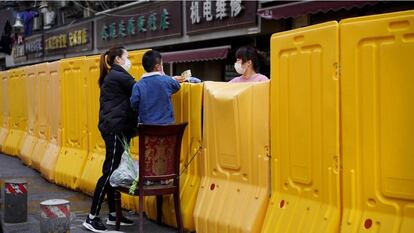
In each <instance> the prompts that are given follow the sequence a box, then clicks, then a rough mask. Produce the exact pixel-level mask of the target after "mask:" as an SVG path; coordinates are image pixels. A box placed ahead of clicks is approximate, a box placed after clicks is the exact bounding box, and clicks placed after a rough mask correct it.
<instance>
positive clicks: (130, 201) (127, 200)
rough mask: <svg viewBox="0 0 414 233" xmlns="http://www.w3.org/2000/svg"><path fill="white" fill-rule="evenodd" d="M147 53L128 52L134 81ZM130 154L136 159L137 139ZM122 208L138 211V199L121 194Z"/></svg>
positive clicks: (136, 138)
mask: <svg viewBox="0 0 414 233" xmlns="http://www.w3.org/2000/svg"><path fill="white" fill-rule="evenodd" d="M146 51H148V50H147V49H143V50H136V51H130V52H128V55H129V59H130V60H131V69H130V70H129V72H130V74H131V75H132V77H134V79H135V80H136V81H138V80H140V79H141V76H142V74H144V73H145V70H144V67H142V56H144V53H145V52H146ZM130 148H131V154H132V156H133V157H134V159H138V137H135V138H133V139H132V140H131V146H130ZM121 199H122V207H123V208H125V209H128V210H135V211H136V212H137V211H138V197H133V196H130V195H127V194H124V193H122V194H121Z"/></svg>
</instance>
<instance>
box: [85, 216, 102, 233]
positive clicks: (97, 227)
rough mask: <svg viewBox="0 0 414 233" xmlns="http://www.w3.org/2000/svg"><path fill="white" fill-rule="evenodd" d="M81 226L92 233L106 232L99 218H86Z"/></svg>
mask: <svg viewBox="0 0 414 233" xmlns="http://www.w3.org/2000/svg"><path fill="white" fill-rule="evenodd" d="M83 226H84V227H85V228H86V229H88V230H90V231H93V232H106V227H105V225H104V224H103V223H102V220H101V219H100V218H99V217H95V218H94V219H90V218H89V216H88V217H87V218H86V221H85V222H83Z"/></svg>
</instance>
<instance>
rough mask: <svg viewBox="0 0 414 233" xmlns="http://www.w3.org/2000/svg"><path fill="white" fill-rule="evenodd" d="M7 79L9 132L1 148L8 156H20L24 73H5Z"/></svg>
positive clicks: (23, 127) (24, 119)
mask: <svg viewBox="0 0 414 233" xmlns="http://www.w3.org/2000/svg"><path fill="white" fill-rule="evenodd" d="M7 72H8V77H9V86H8V87H9V91H8V95H9V98H8V100H9V107H10V130H9V134H8V136H7V138H6V141H5V143H4V146H3V148H2V149H3V152H4V153H6V154H8V155H14V156H16V155H19V154H20V143H21V140H22V138H23V135H24V131H25V130H26V124H27V107H26V104H27V103H26V72H25V71H24V69H23V68H17V69H12V70H9V71H7Z"/></svg>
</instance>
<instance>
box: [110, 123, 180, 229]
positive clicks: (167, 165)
mask: <svg viewBox="0 0 414 233" xmlns="http://www.w3.org/2000/svg"><path fill="white" fill-rule="evenodd" d="M186 126H187V123H181V124H175V125H163V126H161V125H139V126H138V135H139V180H138V185H137V189H136V190H135V192H134V195H135V196H139V206H138V210H139V232H140V233H143V232H144V215H143V212H144V196H157V221H158V223H159V224H160V223H161V216H162V211H161V207H162V195H166V194H173V197H174V207H175V217H176V220H177V227H178V232H180V233H182V232H183V220H182V216H181V208H180V191H179V190H180V179H179V178H180V177H179V174H180V152H181V141H182V137H183V134H184V130H185V127H186ZM171 180H173V181H172V182H169V183H168V184H161V181H162V182H168V181H171ZM148 181H149V182H152V183H153V184H152V185H145V184H147V182H148ZM120 192H124V193H128V192H129V189H127V188H122V187H117V188H116V192H115V193H116V194H115V206H116V216H117V217H116V227H115V229H116V230H119V227H120V219H121V216H122V209H121V195H120Z"/></svg>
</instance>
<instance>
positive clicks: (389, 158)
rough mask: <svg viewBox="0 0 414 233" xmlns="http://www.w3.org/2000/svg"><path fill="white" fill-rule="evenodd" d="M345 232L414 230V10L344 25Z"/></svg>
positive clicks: (343, 220)
mask: <svg viewBox="0 0 414 233" xmlns="http://www.w3.org/2000/svg"><path fill="white" fill-rule="evenodd" d="M340 30H341V63H342V68H343V69H342V76H341V88H342V90H341V101H342V111H341V112H342V143H343V147H342V153H343V169H344V170H343V195H344V197H343V205H344V209H343V219H342V225H341V232H368V231H369V232H383V233H385V232H387V233H391V232H392V233H394V232H400V233H402V232H407V233H408V232H413V231H414V148H413V141H414V140H413V139H414V121H413V119H414V108H413V100H414V92H413V90H414V78H413V77H414V74H413V67H414V11H406V12H398V13H393V14H383V15H375V16H369V17H362V18H353V19H347V20H343V21H341V23H340Z"/></svg>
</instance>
